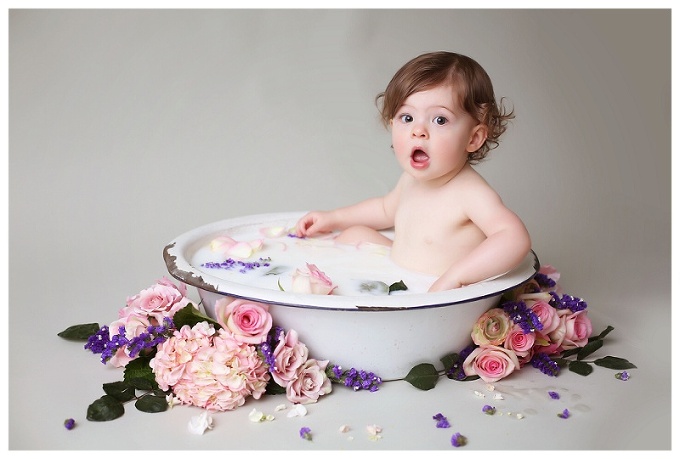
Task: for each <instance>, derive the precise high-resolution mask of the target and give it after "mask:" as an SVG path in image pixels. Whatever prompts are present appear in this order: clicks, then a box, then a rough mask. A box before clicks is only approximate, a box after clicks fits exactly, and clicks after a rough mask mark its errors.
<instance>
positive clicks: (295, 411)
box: [287, 404, 307, 418]
mask: <svg viewBox="0 0 680 459" xmlns="http://www.w3.org/2000/svg"><path fill="white" fill-rule="evenodd" d="M306 415H307V408H305V406H304V405H300V404H295V405H293V408H291V409H290V411H289V412H288V415H287V416H288V417H289V418H294V417H296V416H306Z"/></svg>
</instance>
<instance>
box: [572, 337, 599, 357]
mask: <svg viewBox="0 0 680 459" xmlns="http://www.w3.org/2000/svg"><path fill="white" fill-rule="evenodd" d="M603 344H604V341H602V340H601V339H596V340H595V341H591V342H589V343H588V344H586V345H585V346H583V349H581V350H580V351H578V355H577V356H576V360H583V359H585V358H586V357H588V356H589V355H590V354H592V353H593V352H595V351H597V350H598V349H599V348H601V347H602V345H603Z"/></svg>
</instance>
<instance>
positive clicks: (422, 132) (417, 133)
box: [411, 123, 427, 137]
mask: <svg viewBox="0 0 680 459" xmlns="http://www.w3.org/2000/svg"><path fill="white" fill-rule="evenodd" d="M411 135H412V136H413V137H427V129H426V128H425V126H424V125H423V124H422V123H414V124H413V130H412V131H411Z"/></svg>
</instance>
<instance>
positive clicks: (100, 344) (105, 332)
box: [85, 325, 111, 354]
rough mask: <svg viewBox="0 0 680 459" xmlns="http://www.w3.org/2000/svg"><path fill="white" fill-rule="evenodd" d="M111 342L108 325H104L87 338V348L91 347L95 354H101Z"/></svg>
mask: <svg viewBox="0 0 680 459" xmlns="http://www.w3.org/2000/svg"><path fill="white" fill-rule="evenodd" d="M110 342H111V338H110V335H109V327H108V325H104V326H103V327H101V328H100V329H99V331H97V333H95V334H94V335H91V336H90V337H89V338H87V343H85V349H89V350H90V351H92V353H93V354H101V353H102V352H104V350H105V349H106V346H107V344H108V343H110Z"/></svg>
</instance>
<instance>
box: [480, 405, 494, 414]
mask: <svg viewBox="0 0 680 459" xmlns="http://www.w3.org/2000/svg"><path fill="white" fill-rule="evenodd" d="M482 413H484V414H489V415H492V414H496V407H495V406H491V405H484V406H483V407H482Z"/></svg>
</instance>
